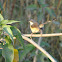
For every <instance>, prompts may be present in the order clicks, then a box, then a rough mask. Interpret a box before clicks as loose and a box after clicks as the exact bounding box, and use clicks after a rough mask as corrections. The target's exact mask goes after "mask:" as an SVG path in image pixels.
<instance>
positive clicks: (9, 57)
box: [2, 44, 14, 62]
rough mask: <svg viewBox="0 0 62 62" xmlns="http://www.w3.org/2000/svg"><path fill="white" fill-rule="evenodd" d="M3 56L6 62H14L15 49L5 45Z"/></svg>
mask: <svg viewBox="0 0 62 62" xmlns="http://www.w3.org/2000/svg"><path fill="white" fill-rule="evenodd" d="M2 56H3V57H4V58H5V62H13V58H14V49H13V46H12V45H10V44H5V45H4V46H3V50H2Z"/></svg>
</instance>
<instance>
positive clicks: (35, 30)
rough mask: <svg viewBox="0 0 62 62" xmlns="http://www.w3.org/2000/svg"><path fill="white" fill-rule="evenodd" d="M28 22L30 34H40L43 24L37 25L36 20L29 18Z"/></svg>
mask: <svg viewBox="0 0 62 62" xmlns="http://www.w3.org/2000/svg"><path fill="white" fill-rule="evenodd" d="M29 23H30V29H31V31H32V34H33V33H38V32H40V33H41V34H42V30H41V28H43V26H44V25H43V24H42V25H39V24H38V22H36V21H35V20H33V19H31V20H30V21H29Z"/></svg>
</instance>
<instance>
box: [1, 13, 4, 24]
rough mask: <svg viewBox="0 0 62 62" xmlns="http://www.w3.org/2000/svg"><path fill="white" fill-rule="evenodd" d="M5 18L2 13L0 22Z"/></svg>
mask: <svg viewBox="0 0 62 62" xmlns="http://www.w3.org/2000/svg"><path fill="white" fill-rule="evenodd" d="M2 20H4V18H3V16H2V15H1V14H0V23H1V21H2Z"/></svg>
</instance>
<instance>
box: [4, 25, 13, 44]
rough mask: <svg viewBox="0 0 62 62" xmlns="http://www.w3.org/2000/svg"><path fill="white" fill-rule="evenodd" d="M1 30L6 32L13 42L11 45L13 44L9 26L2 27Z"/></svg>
mask: <svg viewBox="0 0 62 62" xmlns="http://www.w3.org/2000/svg"><path fill="white" fill-rule="evenodd" d="M3 30H4V32H6V33H7V34H8V35H9V36H10V38H11V40H12V41H13V44H14V40H13V34H12V31H11V29H10V26H9V25H8V26H7V25H4V26H3Z"/></svg>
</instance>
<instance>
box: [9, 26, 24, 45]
mask: <svg viewBox="0 0 62 62" xmlns="http://www.w3.org/2000/svg"><path fill="white" fill-rule="evenodd" d="M10 28H11V30H12V32H13V35H14V36H15V37H16V38H17V39H18V40H19V42H20V43H21V45H22V46H24V41H23V39H22V36H21V32H20V30H19V29H17V28H15V27H10Z"/></svg>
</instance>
